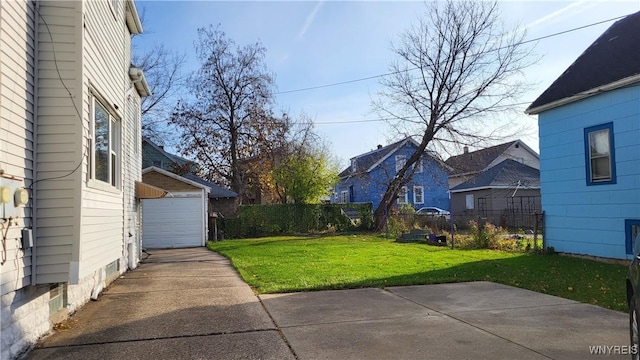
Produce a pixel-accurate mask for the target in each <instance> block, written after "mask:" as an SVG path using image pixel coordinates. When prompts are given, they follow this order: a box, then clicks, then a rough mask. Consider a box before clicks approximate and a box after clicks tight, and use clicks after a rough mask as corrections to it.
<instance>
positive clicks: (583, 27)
mask: <svg viewBox="0 0 640 360" xmlns="http://www.w3.org/2000/svg"><path fill="white" fill-rule="evenodd" d="M626 16H627V15H622V16H618V17H614V18H611V19H607V20H602V21H598V22H594V23H591V24H587V25H583V26H579V27H576V28H572V29H568V30H564V31H560V32H557V33H553V34H549V35H545V36H541V37H538V38H535V39H530V40H525V41H522V42H519V43H516V44H514V45H524V44H528V43H531V42H535V41H540V40H544V39H548V38H551V37H554V36H559V35H564V34H567V33H570V32H573V31H578V30H582V29H586V28H588V27H592V26H596V25H600V24H604V23H607V22H611V21H614V20H618V19H621V18H623V17H626ZM514 45H509V46H514ZM509 46H506V47H509ZM506 47H501V48H498V49H495V50H496V51H497V50H502V49H504V48H506ZM417 69H418V68H417V67H414V68H411V69H408V70H402V72H404V71H413V70H417ZM399 72H400V71H393V72H388V73H385V74H380V75H373V76H367V77H363V78H358V79H353V80H346V81H340V82H335V83H330V84H324V85H317V86H309V87H305V88H300V89H293V90H285V91H278V92H275V93H274V95H282V94H290V93H294V92H302V91H309V90H317V89H323V88H327V87H333V86H340V85H346V84H352V83H356V82H361V81H367V80H373V79H379V78H382V77H385V76H389V75H395V74H398V73H399Z"/></svg>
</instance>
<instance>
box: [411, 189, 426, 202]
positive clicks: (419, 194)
mask: <svg viewBox="0 0 640 360" xmlns="http://www.w3.org/2000/svg"><path fill="white" fill-rule="evenodd" d="M413 203H414V204H424V188H423V187H422V186H414V187H413Z"/></svg>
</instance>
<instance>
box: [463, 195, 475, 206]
mask: <svg viewBox="0 0 640 360" xmlns="http://www.w3.org/2000/svg"><path fill="white" fill-rule="evenodd" d="M464 205H465V209H467V210H473V208H474V206H473V205H474V199H473V194H467V195H465V197H464Z"/></svg>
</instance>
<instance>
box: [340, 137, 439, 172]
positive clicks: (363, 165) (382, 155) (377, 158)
mask: <svg viewBox="0 0 640 360" xmlns="http://www.w3.org/2000/svg"><path fill="white" fill-rule="evenodd" d="M407 144H411V145H413V146H415V147H418V146H419V144H418V143H417V142H416V141H415V140H413V139H412V138H411V137H407V138H404V139H402V140H400V141H396V142H394V143H393V144H390V145H387V146H381V147H379V148H377V149H375V150H372V151H369V152H367V153H364V154H361V155H358V156H355V157H352V158H351V165H350V166H349V167H347V168H346V169H344V170H342V172H340V174H338V177H340V178H345V177H348V176H350V175H355V174H362V173H368V172H370V171H372V170H374V169H375V168H376V167H378V165H380V164H381V163H382V162H383V161H385V160H386V159H387V158H389V157H390V156H391V155H393V154H394V153H395V152H396V151H398V150H399V149H400V148H402V147H403V146H405V145H407ZM426 157H429V158H431V159H432V160H433V161H435V162H437V163H438V164H440V165H441V166H442V167H443V168H444V169H445V170H447V171H448V170H450V169H449V166H447V165H446V164H445V163H444V162H442V161H441V160H440V159H438V158H436V157H435V156H433V155H431V154H430V152H429V151H428V150H427V151H425V154H424V155H423V158H426ZM353 165H355V166H356V170H355V171H352V167H353Z"/></svg>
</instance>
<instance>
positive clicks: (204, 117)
mask: <svg viewBox="0 0 640 360" xmlns="http://www.w3.org/2000/svg"><path fill="white" fill-rule="evenodd" d="M196 54H197V57H198V59H199V60H200V63H201V66H200V69H199V70H198V71H196V72H194V73H193V74H191V75H190V77H189V81H188V85H187V86H188V90H189V92H190V96H191V98H189V99H183V100H180V101H179V102H178V104H177V105H176V107H175V109H174V111H173V114H172V116H171V123H173V124H175V125H177V126H178V128H179V129H180V130H181V134H180V140H181V141H180V143H179V144H178V149H179V150H180V151H181V153H182V154H183V155H186V156H193V157H195V158H196V159H197V160H198V162H199V163H200V165H201V166H202V169H203V171H204V173H205V176H206V177H207V178H209V179H210V180H214V181H218V182H223V183H225V184H227V185H229V186H230V187H231V189H232V190H233V191H235V192H237V193H238V194H240V195H241V196H242V195H244V193H245V190H246V185H247V180H248V179H247V178H246V176H245V175H246V174H247V171H246V170H247V164H249V163H250V162H251V161H252V159H253V158H254V157H255V156H256V155H257V153H258V150H259V149H260V146H259V144H264V143H265V142H266V143H268V142H270V141H277V140H278V138H279V137H280V136H282V122H283V118H282V117H278V116H275V115H274V114H273V111H272V110H271V106H272V104H273V92H272V88H273V86H274V85H273V83H274V81H273V76H272V75H271V74H270V73H269V72H268V70H267V68H266V66H265V61H264V57H265V54H266V49H265V48H264V47H263V46H262V45H261V44H260V43H259V42H256V43H255V44H251V45H247V46H244V47H240V46H236V44H235V42H234V41H233V40H231V39H230V38H228V37H227V36H226V34H225V33H224V32H223V31H221V30H220V29H219V27H211V26H210V27H209V28H201V29H198V42H197V44H196Z"/></svg>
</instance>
